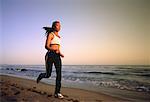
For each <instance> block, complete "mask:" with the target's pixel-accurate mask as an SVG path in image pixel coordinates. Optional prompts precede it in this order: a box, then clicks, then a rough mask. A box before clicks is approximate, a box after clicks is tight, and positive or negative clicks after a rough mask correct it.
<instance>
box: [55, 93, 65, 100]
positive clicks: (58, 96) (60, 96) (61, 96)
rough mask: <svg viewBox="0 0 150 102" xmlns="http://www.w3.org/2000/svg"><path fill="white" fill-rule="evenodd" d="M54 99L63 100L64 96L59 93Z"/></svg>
mask: <svg viewBox="0 0 150 102" xmlns="http://www.w3.org/2000/svg"><path fill="white" fill-rule="evenodd" d="M55 97H56V98H61V99H62V98H64V96H63V95H62V94H61V93H58V94H55Z"/></svg>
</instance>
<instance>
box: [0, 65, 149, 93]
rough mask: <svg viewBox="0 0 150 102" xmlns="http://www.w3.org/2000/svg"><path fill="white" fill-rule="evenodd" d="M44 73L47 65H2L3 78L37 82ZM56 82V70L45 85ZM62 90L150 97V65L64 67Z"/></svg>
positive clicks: (46, 80)
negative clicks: (104, 90) (82, 90)
mask: <svg viewBox="0 0 150 102" xmlns="http://www.w3.org/2000/svg"><path fill="white" fill-rule="evenodd" d="M44 72H45V66H44V65H0V74H6V75H15V76H20V77H24V78H29V79H34V80H36V78H37V77H38V75H39V74H40V73H44ZM55 79H56V73H55V67H53V70H52V75H51V77H50V78H48V79H42V82H45V83H49V84H55ZM62 86H66V87H77V88H82V89H89V90H92V89H93V90H95V91H99V90H98V89H101V88H104V89H109V88H113V89H119V90H128V91H133V92H144V93H147V94H150V65H63V66H62ZM100 91H102V90H100Z"/></svg>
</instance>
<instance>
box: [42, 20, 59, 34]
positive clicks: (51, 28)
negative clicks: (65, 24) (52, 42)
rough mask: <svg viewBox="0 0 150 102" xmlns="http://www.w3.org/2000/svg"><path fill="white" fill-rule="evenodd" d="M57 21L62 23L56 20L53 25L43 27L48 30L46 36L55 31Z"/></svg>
mask: <svg viewBox="0 0 150 102" xmlns="http://www.w3.org/2000/svg"><path fill="white" fill-rule="evenodd" d="M56 23H60V22H59V21H54V22H53V23H52V27H43V29H45V30H46V33H45V35H46V36H48V34H49V33H51V32H53V31H54V30H55V25H56Z"/></svg>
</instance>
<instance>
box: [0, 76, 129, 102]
mask: <svg viewBox="0 0 150 102" xmlns="http://www.w3.org/2000/svg"><path fill="white" fill-rule="evenodd" d="M0 79H1V80H0V86H1V91H0V95H1V99H0V100H1V102H130V101H128V100H125V99H121V98H117V97H112V96H109V95H105V94H103V93H96V92H93V91H86V90H81V89H75V88H66V87H62V88H61V92H62V94H63V95H64V96H65V97H64V98H63V99H58V98H55V97H54V89H55V86H53V85H49V84H45V83H42V82H40V83H39V84H37V83H36V81H34V80H28V79H22V78H16V77H12V76H11V77H10V76H6V75H1V76H0Z"/></svg>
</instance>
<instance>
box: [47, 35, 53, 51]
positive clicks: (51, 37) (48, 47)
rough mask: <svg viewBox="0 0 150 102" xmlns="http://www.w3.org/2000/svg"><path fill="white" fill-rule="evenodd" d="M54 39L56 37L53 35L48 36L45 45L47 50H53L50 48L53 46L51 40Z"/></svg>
mask: <svg viewBox="0 0 150 102" xmlns="http://www.w3.org/2000/svg"><path fill="white" fill-rule="evenodd" d="M53 37H54V35H52V34H48V36H47V39H46V43H45V48H46V49H47V50H52V49H51V47H50V44H51V40H52V39H53Z"/></svg>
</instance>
